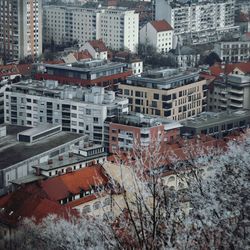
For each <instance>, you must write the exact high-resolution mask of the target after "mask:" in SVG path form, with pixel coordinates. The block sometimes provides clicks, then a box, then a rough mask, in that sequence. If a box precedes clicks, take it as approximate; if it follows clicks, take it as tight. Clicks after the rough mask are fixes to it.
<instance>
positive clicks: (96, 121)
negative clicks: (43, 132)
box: [4, 81, 128, 143]
mask: <svg viewBox="0 0 250 250" xmlns="http://www.w3.org/2000/svg"><path fill="white" fill-rule="evenodd" d="M4 98H5V103H4V105H5V112H4V113H5V123H7V124H14V125H21V126H30V127H33V126H38V125H40V124H47V123H50V124H60V125H62V129H63V130H64V131H71V132H75V133H84V134H87V135H89V136H90V139H91V140H94V141H95V142H98V143H101V142H103V140H104V135H103V127H104V121H105V119H106V118H107V117H111V116H114V115H119V114H122V113H127V111H128V100H127V99H124V98H118V97H115V93H114V92H113V91H105V90H104V88H102V87H92V88H91V89H87V88H82V87H77V86H74V87H73V86H69V85H62V86H59V85H58V83H57V82H55V81H44V82H39V81H31V82H20V83H17V84H12V85H11V88H9V90H7V91H5V96H4Z"/></svg>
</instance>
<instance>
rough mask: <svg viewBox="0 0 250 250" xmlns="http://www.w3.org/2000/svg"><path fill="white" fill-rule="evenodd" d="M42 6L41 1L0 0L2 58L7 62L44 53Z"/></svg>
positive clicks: (0, 51)
mask: <svg viewBox="0 0 250 250" xmlns="http://www.w3.org/2000/svg"><path fill="white" fill-rule="evenodd" d="M41 4H42V1H41V0H0V23H1V25H0V56H1V57H3V59H4V60H5V61H13V60H19V59H23V58H25V57H27V56H32V57H36V56H38V55H40V54H41V53H42V5H41Z"/></svg>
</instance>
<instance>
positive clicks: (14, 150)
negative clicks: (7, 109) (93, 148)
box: [0, 128, 82, 169]
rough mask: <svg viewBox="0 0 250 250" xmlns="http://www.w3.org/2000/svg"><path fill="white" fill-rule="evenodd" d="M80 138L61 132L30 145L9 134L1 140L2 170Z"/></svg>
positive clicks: (0, 158) (0, 164)
mask: <svg viewBox="0 0 250 250" xmlns="http://www.w3.org/2000/svg"><path fill="white" fill-rule="evenodd" d="M17 129H18V128H17ZM7 131H8V129H7ZM80 137H82V135H80V134H73V133H66V132H60V133H57V134H56V135H53V136H50V137H48V138H45V139H42V140H40V141H38V142H35V143H33V144H29V143H24V142H18V141H16V134H15V135H13V134H12V135H11V134H8V132H7V136H6V137H4V138H1V139H0V169H5V168H7V167H9V166H12V165H14V164H16V163H18V162H21V161H24V160H27V159H29V158H31V157H34V156H36V155H39V154H41V153H44V152H46V151H49V150H51V149H53V148H56V147H58V146H61V145H63V144H65V143H67V142H70V141H72V140H74V139H77V138H80Z"/></svg>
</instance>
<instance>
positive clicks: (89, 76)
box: [34, 60, 132, 88]
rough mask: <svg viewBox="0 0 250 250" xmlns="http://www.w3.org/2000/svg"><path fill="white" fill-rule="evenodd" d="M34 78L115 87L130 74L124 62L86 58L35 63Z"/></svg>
mask: <svg viewBox="0 0 250 250" xmlns="http://www.w3.org/2000/svg"><path fill="white" fill-rule="evenodd" d="M34 68H35V79H37V80H43V79H45V80H56V81H58V82H59V83H61V84H72V85H81V86H85V87H89V86H97V85H98V86H109V87H111V88H115V87H116V85H117V84H118V83H121V82H124V81H125V80H126V78H127V76H130V75H131V74H132V72H131V70H130V69H127V65H126V64H125V63H119V62H106V61H105V60H87V61H82V62H74V63H71V64H60V65H59V64H37V65H36V66H34Z"/></svg>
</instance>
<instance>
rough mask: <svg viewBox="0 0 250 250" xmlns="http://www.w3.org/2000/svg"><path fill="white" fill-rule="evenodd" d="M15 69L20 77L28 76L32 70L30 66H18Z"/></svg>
mask: <svg viewBox="0 0 250 250" xmlns="http://www.w3.org/2000/svg"><path fill="white" fill-rule="evenodd" d="M17 68H18V70H19V72H20V74H21V75H23V76H25V75H30V74H31V70H32V64H18V65H17Z"/></svg>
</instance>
